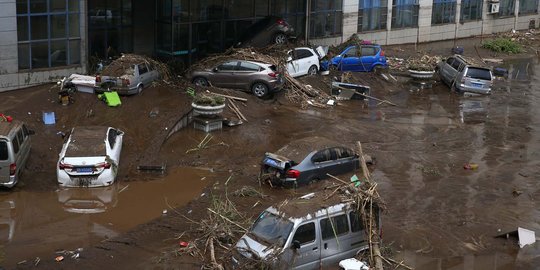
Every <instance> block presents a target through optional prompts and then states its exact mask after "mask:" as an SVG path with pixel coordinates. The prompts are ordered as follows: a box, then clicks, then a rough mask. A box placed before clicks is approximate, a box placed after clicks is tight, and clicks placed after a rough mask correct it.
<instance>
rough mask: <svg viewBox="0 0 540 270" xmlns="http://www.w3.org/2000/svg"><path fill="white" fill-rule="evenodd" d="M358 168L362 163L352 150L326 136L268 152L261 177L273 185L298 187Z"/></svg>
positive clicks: (306, 139)
mask: <svg viewBox="0 0 540 270" xmlns="http://www.w3.org/2000/svg"><path fill="white" fill-rule="evenodd" d="M358 168H360V161H359V159H358V155H357V154H356V153H355V152H354V151H353V150H352V149H350V148H348V147H346V146H343V145H340V144H339V143H337V142H334V141H331V140H329V139H326V138H323V137H308V138H304V139H301V140H296V141H294V142H292V143H290V144H288V145H286V146H284V147H282V148H281V149H279V150H278V151H276V152H275V153H265V155H264V158H263V160H262V164H261V176H263V177H267V178H268V179H269V180H270V181H271V183H272V184H276V185H283V186H286V187H297V186H300V185H305V184H310V183H313V182H315V181H319V180H322V179H325V178H327V177H328V176H327V174H331V175H340V174H343V173H347V172H353V171H355V170H356V169H358Z"/></svg>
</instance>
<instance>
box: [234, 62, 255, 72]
mask: <svg viewBox="0 0 540 270" xmlns="http://www.w3.org/2000/svg"><path fill="white" fill-rule="evenodd" d="M259 69H260V67H259V66H258V65H255V64H253V63H249V62H243V61H242V62H240V67H239V68H238V70H242V71H259Z"/></svg>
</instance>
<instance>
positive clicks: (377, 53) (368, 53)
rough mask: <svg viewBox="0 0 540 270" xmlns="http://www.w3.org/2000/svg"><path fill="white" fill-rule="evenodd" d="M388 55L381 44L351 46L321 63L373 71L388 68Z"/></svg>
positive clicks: (335, 67) (342, 69)
mask: <svg viewBox="0 0 540 270" xmlns="http://www.w3.org/2000/svg"><path fill="white" fill-rule="evenodd" d="M387 67H388V64H387V63H386V57H385V56H384V51H383V50H382V48H381V46H380V45H375V44H370V45H360V47H358V46H349V47H347V48H346V49H345V50H343V52H341V53H340V54H339V55H337V56H335V57H334V58H332V59H331V60H330V61H325V62H323V63H321V68H322V69H325V70H328V69H334V70H341V71H368V72H369V71H373V70H374V69H377V68H387Z"/></svg>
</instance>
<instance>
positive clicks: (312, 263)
mask: <svg viewBox="0 0 540 270" xmlns="http://www.w3.org/2000/svg"><path fill="white" fill-rule="evenodd" d="M317 235H320V233H319V226H318V224H317V223H316V222H315V221H311V222H306V223H304V224H301V225H300V226H298V228H297V229H296V231H295V232H294V236H293V240H292V241H293V243H294V242H296V243H297V244H299V245H300V248H298V249H292V260H291V262H294V263H293V267H294V269H297V270H298V269H316V268H318V266H319V263H320V260H321V248H320V245H321V243H320V241H319V240H320V238H318V237H317Z"/></svg>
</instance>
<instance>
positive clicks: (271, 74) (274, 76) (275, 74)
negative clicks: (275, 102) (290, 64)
mask: <svg viewBox="0 0 540 270" xmlns="http://www.w3.org/2000/svg"><path fill="white" fill-rule="evenodd" d="M278 75H279V73H275V72H272V73H268V76H270V77H272V78H277V76H278Z"/></svg>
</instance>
